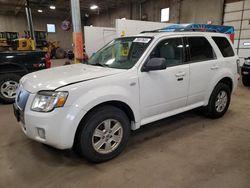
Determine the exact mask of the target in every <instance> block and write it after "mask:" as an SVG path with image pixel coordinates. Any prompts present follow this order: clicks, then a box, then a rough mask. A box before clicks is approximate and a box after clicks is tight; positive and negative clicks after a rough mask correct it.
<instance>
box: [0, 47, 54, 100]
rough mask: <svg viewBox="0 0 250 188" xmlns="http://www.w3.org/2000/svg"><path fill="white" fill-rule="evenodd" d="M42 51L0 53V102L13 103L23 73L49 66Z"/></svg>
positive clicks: (47, 59) (48, 60)
mask: <svg viewBox="0 0 250 188" xmlns="http://www.w3.org/2000/svg"><path fill="white" fill-rule="evenodd" d="M45 55H46V53H45V52H42V51H26V52H16V51H10V52H8V51H7V52H1V53H0V103H13V102H14V101H15V97H16V89H17V87H18V83H19V80H20V78H21V77H22V76H24V75H25V74H28V73H30V72H33V71H37V70H42V69H46V68H49V67H50V66H51V63H50V59H49V58H47V57H45Z"/></svg>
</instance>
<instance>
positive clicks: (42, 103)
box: [31, 91, 68, 112]
mask: <svg viewBox="0 0 250 188" xmlns="http://www.w3.org/2000/svg"><path fill="white" fill-rule="evenodd" d="M67 97H68V92H65V91H58V92H56V91H40V92H38V93H37V94H36V96H35V99H34V100H33V103H32V106H31V110H33V111H37V112H50V111H52V110H54V108H58V107H63V105H64V104H65V102H66V100H67Z"/></svg>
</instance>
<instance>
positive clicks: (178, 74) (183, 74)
mask: <svg viewBox="0 0 250 188" xmlns="http://www.w3.org/2000/svg"><path fill="white" fill-rule="evenodd" d="M185 75H186V73H185V72H178V73H176V74H175V76H176V77H177V78H180V77H184V76H185Z"/></svg>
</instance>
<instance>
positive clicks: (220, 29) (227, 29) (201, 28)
mask: <svg viewBox="0 0 250 188" xmlns="http://www.w3.org/2000/svg"><path fill="white" fill-rule="evenodd" d="M188 31H193V32H196V31H197V32H214V33H224V34H228V35H229V36H230V39H231V40H232V42H233V41H234V27H232V26H224V25H211V24H174V25H170V26H168V27H165V28H162V29H157V30H153V31H143V32H141V33H158V32H188Z"/></svg>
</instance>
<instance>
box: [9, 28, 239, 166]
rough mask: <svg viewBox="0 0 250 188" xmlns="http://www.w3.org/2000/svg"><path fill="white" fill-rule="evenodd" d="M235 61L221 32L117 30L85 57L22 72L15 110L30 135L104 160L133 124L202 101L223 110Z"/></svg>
mask: <svg viewBox="0 0 250 188" xmlns="http://www.w3.org/2000/svg"><path fill="white" fill-rule="evenodd" d="M238 62H239V58H238V56H237V55H236V53H235V52H234V50H233V47H232V43H231V42H230V40H229V38H228V37H227V36H226V35H224V34H219V33H205V32H171V33H166V32H155V33H144V34H140V35H136V36H131V37H123V38H118V39H115V40H114V41H112V42H110V43H109V44H107V45H106V46H105V47H103V48H102V49H101V50H100V51H98V52H97V53H96V54H95V55H94V56H93V57H91V58H90V60H89V61H88V64H76V65H68V66H63V67H57V68H52V69H48V70H43V71H38V72H35V73H31V74H28V75H26V76H24V77H23V78H22V79H21V82H20V87H19V89H18V95H17V98H16V103H15V104H14V109H15V110H14V112H15V116H16V118H17V120H18V121H20V125H21V128H22V130H23V132H24V133H25V134H26V135H27V136H28V137H29V138H31V139H34V140H36V141H38V142H41V143H44V144H48V145H51V146H53V147H55V148H58V149H69V148H72V147H73V148H74V149H76V151H77V152H78V153H80V154H81V155H82V156H84V157H85V158H87V159H88V160H89V161H92V162H102V161H107V160H110V159H112V158H114V157H116V156H117V155H119V154H120V153H121V152H122V151H123V150H124V148H125V146H126V144H127V142H128V139H129V133H130V130H136V129H139V128H140V127H141V126H143V125H145V124H148V123H151V122H154V121H157V120H160V119H163V118H166V117H169V116H173V115H175V114H178V113H182V112H185V111H188V110H191V109H194V108H197V107H203V108H204V111H205V114H206V115H208V116H209V117H211V118H220V117H222V116H223V115H224V114H225V113H226V111H227V109H228V107H229V104H230V98H231V94H232V93H233V92H234V90H235V89H236V87H237V83H238V78H239V74H238V72H237V63H238Z"/></svg>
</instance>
